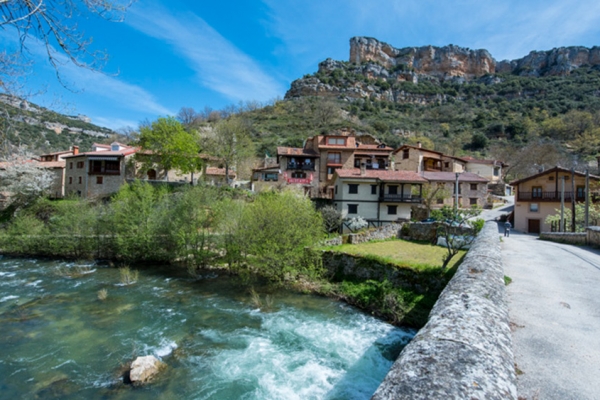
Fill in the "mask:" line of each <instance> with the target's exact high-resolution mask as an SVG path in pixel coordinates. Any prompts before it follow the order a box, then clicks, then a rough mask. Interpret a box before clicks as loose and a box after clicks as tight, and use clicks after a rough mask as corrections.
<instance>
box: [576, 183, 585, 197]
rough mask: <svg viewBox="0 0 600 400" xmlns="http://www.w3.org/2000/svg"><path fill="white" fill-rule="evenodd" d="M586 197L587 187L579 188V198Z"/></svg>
mask: <svg viewBox="0 0 600 400" xmlns="http://www.w3.org/2000/svg"><path fill="white" fill-rule="evenodd" d="M583 197H585V186H577V198H579V199H581V198H583Z"/></svg>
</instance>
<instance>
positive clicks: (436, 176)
mask: <svg viewBox="0 0 600 400" xmlns="http://www.w3.org/2000/svg"><path fill="white" fill-rule="evenodd" d="M423 177H424V178H425V179H427V180H428V181H434V182H455V181H456V172H442V171H425V172H423ZM458 181H459V182H481V183H486V182H489V181H488V180H487V179H485V178H482V177H481V176H479V175H477V174H474V173H472V172H461V173H459V174H458Z"/></svg>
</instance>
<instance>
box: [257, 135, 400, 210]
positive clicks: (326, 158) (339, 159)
mask: <svg viewBox="0 0 600 400" xmlns="http://www.w3.org/2000/svg"><path fill="white" fill-rule="evenodd" d="M392 151H393V149H392V148H391V147H388V146H386V145H385V144H383V143H380V142H379V141H378V140H377V139H375V138H374V137H372V136H371V135H356V134H355V132H354V131H353V130H348V129H341V130H337V131H334V132H332V133H328V134H326V135H317V136H314V137H310V138H308V139H307V140H306V142H305V144H304V147H302V148H296V147H278V148H277V165H276V166H264V167H262V168H256V169H254V170H253V181H254V182H259V181H262V182H271V183H270V184H271V185H282V184H283V185H286V184H291V185H299V186H301V187H302V188H303V189H304V191H305V193H307V194H308V195H309V196H310V197H311V198H328V199H331V198H333V195H334V194H333V186H332V185H331V183H332V182H331V180H332V178H333V177H334V173H335V171H336V170H339V169H355V168H358V167H359V166H360V165H361V164H364V165H365V167H366V169H368V170H387V169H388V168H389V155H390V154H391V152H392ZM275 173H277V176H275Z"/></svg>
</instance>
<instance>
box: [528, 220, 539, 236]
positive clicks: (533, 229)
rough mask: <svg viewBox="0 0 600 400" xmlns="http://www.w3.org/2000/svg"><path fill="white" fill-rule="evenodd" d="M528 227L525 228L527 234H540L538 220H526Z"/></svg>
mask: <svg viewBox="0 0 600 400" xmlns="http://www.w3.org/2000/svg"><path fill="white" fill-rule="evenodd" d="M528 222H529V224H528V225H529V226H528V228H527V232H529V233H540V220H539V219H530V220H528Z"/></svg>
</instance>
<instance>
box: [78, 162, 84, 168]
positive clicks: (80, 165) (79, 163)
mask: <svg viewBox="0 0 600 400" xmlns="http://www.w3.org/2000/svg"><path fill="white" fill-rule="evenodd" d="M77 168H79V169H81V168H83V161H77Z"/></svg>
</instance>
